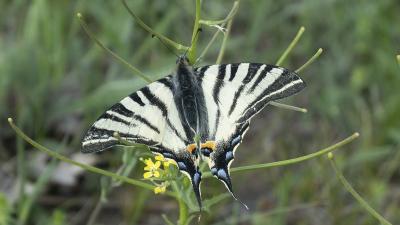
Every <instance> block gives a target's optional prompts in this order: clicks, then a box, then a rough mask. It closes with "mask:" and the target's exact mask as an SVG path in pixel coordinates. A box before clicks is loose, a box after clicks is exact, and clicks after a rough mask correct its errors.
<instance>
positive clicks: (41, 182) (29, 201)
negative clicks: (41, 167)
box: [17, 159, 57, 225]
mask: <svg viewBox="0 0 400 225" xmlns="http://www.w3.org/2000/svg"><path fill="white" fill-rule="evenodd" d="M56 165H57V163H56V160H55V159H53V160H51V162H50V163H49V164H48V166H47V167H46V169H45V171H44V172H43V173H42V174H41V176H40V177H39V179H38V180H37V182H36V184H35V186H34V189H33V192H32V194H31V195H30V196H28V197H27V198H26V201H24V202H23V206H22V208H21V211H20V214H19V215H18V223H17V224H18V225H23V224H26V221H27V220H28V218H29V215H30V212H31V209H32V205H33V204H34V203H35V201H36V199H37V198H38V197H39V195H40V194H41V193H42V192H43V190H44V189H45V185H46V184H47V181H48V180H49V179H50V176H51V175H52V173H53V171H54V168H55V166H56Z"/></svg>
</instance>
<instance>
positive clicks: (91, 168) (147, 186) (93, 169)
mask: <svg viewBox="0 0 400 225" xmlns="http://www.w3.org/2000/svg"><path fill="white" fill-rule="evenodd" d="M8 123H9V124H10V126H11V128H12V129H13V130H14V131H15V132H16V133H17V135H19V136H20V137H21V138H22V139H24V140H25V141H26V142H28V143H29V144H31V145H32V146H33V147H35V148H37V149H38V150H40V151H42V152H44V153H46V154H48V155H50V156H51V157H54V158H57V159H59V160H61V161H63V162H66V163H69V164H72V165H75V166H78V167H81V168H82V169H84V170H87V171H90V172H93V173H97V174H101V175H104V176H108V177H111V178H114V179H118V180H121V181H123V182H125V183H128V184H131V185H134V186H138V187H141V188H145V189H149V190H153V189H154V187H155V186H153V185H150V184H147V183H145V182H142V181H138V180H135V179H132V178H129V177H125V176H121V175H118V174H116V173H112V172H109V171H106V170H102V169H99V168H97V167H94V166H89V165H86V164H83V163H80V162H77V161H74V160H72V159H69V158H67V157H65V156H63V155H61V154H59V153H57V152H55V151H52V150H50V149H48V148H46V147H44V146H42V145H40V144H39V143H37V142H35V141H34V140H32V139H31V138H30V137H28V136H27V135H26V134H25V133H24V132H23V131H22V130H21V129H19V128H18V127H17V126H16V125H15V124H14V122H13V120H12V119H11V118H8ZM165 194H167V195H169V196H172V197H175V196H176V195H175V194H174V193H172V192H165Z"/></svg>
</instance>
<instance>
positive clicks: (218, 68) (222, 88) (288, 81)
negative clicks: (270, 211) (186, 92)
mask: <svg viewBox="0 0 400 225" xmlns="http://www.w3.org/2000/svg"><path fill="white" fill-rule="evenodd" d="M195 72H196V74H197V76H198V79H199V82H200V83H201V86H202V89H203V92H204V94H205V96H206V98H205V99H206V105H207V111H208V119H209V137H208V140H214V141H215V143H216V150H214V151H213V152H211V154H210V155H209V157H206V158H207V159H208V163H209V166H210V169H211V172H212V174H213V175H214V176H216V177H217V178H218V179H219V180H221V181H222V182H223V183H224V184H225V186H226V187H227V188H228V190H229V191H230V192H231V193H232V195H233V191H232V184H231V180H230V176H229V168H230V164H231V163H232V162H233V158H234V152H235V150H236V148H237V147H238V146H239V144H240V143H241V142H242V139H243V136H244V134H245V132H246V131H247V130H248V128H249V123H250V119H251V118H252V117H253V116H254V115H256V114H257V113H258V112H260V110H262V109H263V108H264V107H265V106H266V105H267V104H268V102H270V101H273V100H277V99H281V98H285V97H288V96H290V95H293V94H295V93H297V92H299V91H300V90H302V89H303V88H304V87H305V83H304V82H303V80H301V78H300V77H299V76H298V75H297V74H296V73H294V72H290V71H289V70H287V69H285V68H281V67H277V66H272V65H266V64H259V63H236V64H224V65H211V66H204V67H200V68H196V69H195ZM234 197H235V196H234Z"/></svg>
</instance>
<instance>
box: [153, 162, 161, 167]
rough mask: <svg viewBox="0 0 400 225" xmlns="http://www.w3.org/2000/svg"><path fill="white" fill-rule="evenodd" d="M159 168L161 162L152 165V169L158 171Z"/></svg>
mask: <svg viewBox="0 0 400 225" xmlns="http://www.w3.org/2000/svg"><path fill="white" fill-rule="evenodd" d="M160 166H161V162H160V161H157V162H156V163H155V164H154V169H158V168H160Z"/></svg>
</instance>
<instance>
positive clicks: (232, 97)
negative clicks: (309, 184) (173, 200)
mask: <svg viewBox="0 0 400 225" xmlns="http://www.w3.org/2000/svg"><path fill="white" fill-rule="evenodd" d="M305 86H306V85H305V83H304V81H303V80H302V79H301V78H300V77H299V76H298V75H297V74H296V73H295V72H291V71H289V70H288V69H285V68H282V67H278V66H273V65H267V64H261V63H233V64H221V65H208V66H203V67H197V68H193V67H192V66H191V65H189V61H188V59H187V58H186V57H185V56H181V57H179V58H178V60H177V67H176V71H175V73H173V74H170V75H168V76H166V77H164V78H162V79H159V80H157V81H155V82H153V83H151V84H149V85H147V86H145V87H143V88H141V89H140V90H138V91H136V92H134V93H132V94H130V95H129V96H127V97H125V98H124V99H122V100H121V101H120V102H119V103H117V104H115V105H113V106H112V107H111V108H109V109H108V110H107V111H106V112H104V113H103V115H101V116H100V117H99V118H98V119H97V121H96V122H95V123H94V124H93V125H92V126H91V127H90V129H89V130H88V132H87V133H86V135H85V136H84V138H83V140H82V152H83V153H93V152H99V151H103V150H105V149H108V148H110V147H112V146H115V145H121V144H122V143H121V140H124V141H129V142H133V143H138V144H144V145H147V146H148V147H149V148H150V150H151V151H152V152H153V153H155V154H159V155H162V156H164V157H165V158H167V159H171V160H173V161H175V162H176V164H177V166H178V168H179V170H180V171H181V172H183V173H184V174H185V175H187V176H188V177H189V179H190V181H191V183H192V186H193V191H194V193H195V196H196V199H197V202H198V205H199V207H200V209H201V207H202V204H201V192H200V183H201V176H202V173H201V171H200V170H199V163H200V161H201V160H203V161H205V162H207V163H208V165H209V167H210V170H211V174H212V175H213V176H214V177H216V178H218V179H219V180H220V181H222V183H223V184H224V185H225V186H226V188H227V189H228V191H229V192H230V193H231V194H232V196H233V197H234V198H235V199H236V200H237V198H236V197H235V195H234V192H233V188H232V182H231V178H230V172H229V169H230V166H231V164H232V162H233V160H234V157H235V151H236V149H237V148H238V146H239V144H240V143H241V142H242V140H243V137H244V135H245V133H246V131H247V130H248V129H249V125H250V121H251V119H252V118H253V116H255V115H256V114H257V113H259V112H260V111H261V110H262V109H263V108H264V107H265V106H266V105H267V104H268V103H269V102H270V101H274V100H277V99H281V98H285V97H288V96H290V95H293V94H295V93H297V92H299V91H300V90H302V89H303V88H304V87H305ZM115 133H118V135H119V137H118V138H117V137H116V136H115V135H114V134H115Z"/></svg>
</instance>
